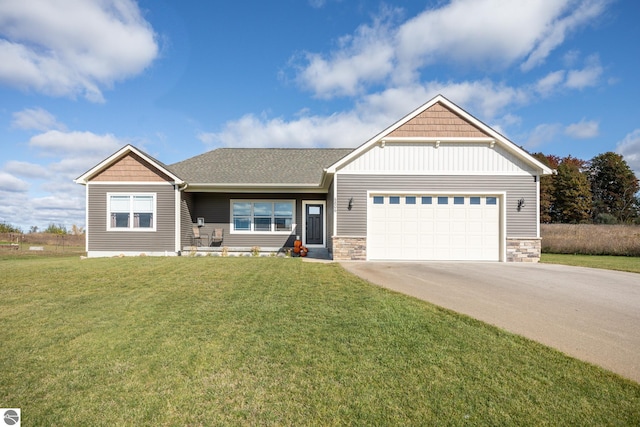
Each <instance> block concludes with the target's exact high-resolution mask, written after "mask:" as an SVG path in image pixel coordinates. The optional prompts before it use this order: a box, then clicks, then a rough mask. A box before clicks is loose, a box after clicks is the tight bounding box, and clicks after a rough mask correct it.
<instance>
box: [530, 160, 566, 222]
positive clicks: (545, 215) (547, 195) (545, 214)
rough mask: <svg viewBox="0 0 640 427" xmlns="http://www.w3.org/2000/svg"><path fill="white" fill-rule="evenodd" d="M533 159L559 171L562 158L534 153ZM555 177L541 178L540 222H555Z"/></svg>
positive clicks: (546, 176) (545, 176) (544, 176)
mask: <svg viewBox="0 0 640 427" xmlns="http://www.w3.org/2000/svg"><path fill="white" fill-rule="evenodd" d="M533 157H535V158H536V159H537V160H539V161H540V162H541V163H542V164H544V165H545V166H548V167H550V168H551V169H557V168H558V164H559V163H560V157H558V156H553V155H545V154H543V153H534V154H533ZM555 178H556V177H555V176H554V175H543V176H541V177H540V222H542V223H545V224H548V223H550V222H552V221H553V212H554V206H555Z"/></svg>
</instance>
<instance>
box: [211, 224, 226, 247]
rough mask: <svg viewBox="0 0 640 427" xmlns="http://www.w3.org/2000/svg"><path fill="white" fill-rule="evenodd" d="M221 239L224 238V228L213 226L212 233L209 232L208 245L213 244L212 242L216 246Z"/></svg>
mask: <svg viewBox="0 0 640 427" xmlns="http://www.w3.org/2000/svg"><path fill="white" fill-rule="evenodd" d="M223 239H224V230H223V229H222V228H214V229H213V234H211V243H210V245H211V246H213V244H214V243H216V246H219V245H220V244H221V243H222V240H223Z"/></svg>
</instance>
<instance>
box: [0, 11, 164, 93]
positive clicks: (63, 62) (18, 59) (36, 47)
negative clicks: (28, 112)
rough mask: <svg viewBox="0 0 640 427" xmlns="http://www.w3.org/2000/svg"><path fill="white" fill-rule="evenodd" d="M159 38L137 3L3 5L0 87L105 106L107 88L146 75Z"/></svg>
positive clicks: (1, 13)
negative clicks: (3, 85)
mask: <svg viewBox="0 0 640 427" xmlns="http://www.w3.org/2000/svg"><path fill="white" fill-rule="evenodd" d="M157 55H158V44H157V42H156V35H155V33H154V32H153V29H152V28H151V26H150V25H149V23H148V22H147V21H145V19H144V18H143V16H142V14H141V13H140V10H139V9H138V6H137V4H136V3H135V2H134V1H133V0H101V1H85V0H30V1H28V2H25V1H23V0H4V1H2V2H0V82H1V83H4V84H6V85H9V86H13V87H16V88H20V89H22V90H27V91H36V92H40V93H44V94H47V95H51V96H67V97H71V98H75V97H76V96H77V95H81V96H84V97H85V98H86V99H88V100H90V101H93V102H102V101H104V98H103V95H102V89H103V88H109V87H111V85H112V84H113V83H114V82H116V81H119V80H123V79H125V78H128V77H132V76H134V75H137V74H139V73H140V72H142V71H143V70H144V69H145V68H146V67H148V66H149V64H151V62H152V61H153V60H154V59H155V58H156V56H157Z"/></svg>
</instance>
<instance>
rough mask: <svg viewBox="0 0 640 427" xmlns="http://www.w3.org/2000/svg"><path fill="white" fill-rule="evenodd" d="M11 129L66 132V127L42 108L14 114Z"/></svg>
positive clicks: (28, 109)
mask: <svg viewBox="0 0 640 427" xmlns="http://www.w3.org/2000/svg"><path fill="white" fill-rule="evenodd" d="M11 127H13V128H16V129H25V130H38V131H47V130H52V129H58V130H65V126H64V125H63V124H62V123H59V122H58V121H57V120H56V118H55V116H54V115H53V114H51V113H50V112H48V111H47V110H44V109H42V108H27V109H24V110H22V111H18V112H16V113H13V121H12V123H11Z"/></svg>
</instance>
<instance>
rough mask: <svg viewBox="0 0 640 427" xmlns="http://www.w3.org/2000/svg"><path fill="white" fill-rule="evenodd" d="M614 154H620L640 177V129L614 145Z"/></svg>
mask: <svg viewBox="0 0 640 427" xmlns="http://www.w3.org/2000/svg"><path fill="white" fill-rule="evenodd" d="M616 153H618V154H622V156H623V157H624V159H625V160H626V162H627V164H628V165H629V167H630V168H631V169H633V171H634V172H635V173H636V176H637V177H640V129H636V130H634V131H633V132H631V133H629V134H627V136H625V137H624V139H623V140H622V141H620V142H618V144H617V145H616Z"/></svg>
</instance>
